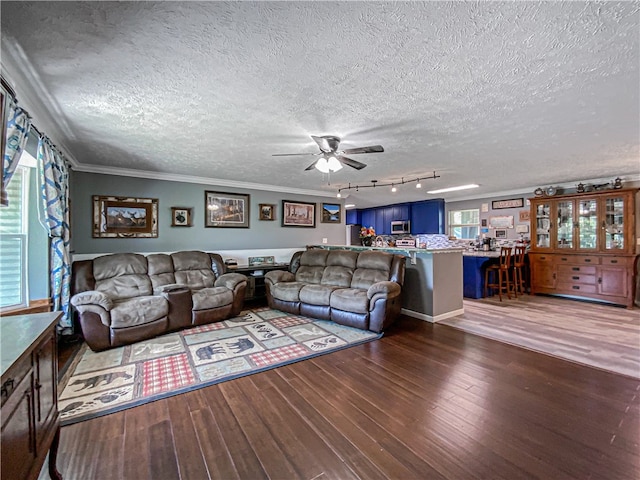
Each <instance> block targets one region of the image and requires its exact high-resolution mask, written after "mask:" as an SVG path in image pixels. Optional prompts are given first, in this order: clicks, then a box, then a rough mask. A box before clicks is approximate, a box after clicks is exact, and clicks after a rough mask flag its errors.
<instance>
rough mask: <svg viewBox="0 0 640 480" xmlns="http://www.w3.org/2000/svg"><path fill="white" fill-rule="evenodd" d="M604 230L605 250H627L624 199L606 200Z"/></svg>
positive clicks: (611, 198)
mask: <svg viewBox="0 0 640 480" xmlns="http://www.w3.org/2000/svg"><path fill="white" fill-rule="evenodd" d="M604 205H605V207H604V221H603V225H602V228H603V229H604V234H605V240H604V248H605V250H620V249H624V248H625V238H624V230H625V228H624V227H625V225H624V213H625V212H624V198H623V197H607V198H605V199H604Z"/></svg>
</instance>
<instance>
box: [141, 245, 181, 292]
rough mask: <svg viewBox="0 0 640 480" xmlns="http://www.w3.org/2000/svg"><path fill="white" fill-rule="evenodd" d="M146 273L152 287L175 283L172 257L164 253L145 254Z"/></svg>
mask: <svg viewBox="0 0 640 480" xmlns="http://www.w3.org/2000/svg"><path fill="white" fill-rule="evenodd" d="M147 264H148V269H149V270H148V273H149V278H150V279H151V286H152V287H153V288H158V287H161V286H162V285H171V284H174V283H176V276H175V275H174V273H173V259H172V258H171V255H167V254H166V253H152V254H150V255H147Z"/></svg>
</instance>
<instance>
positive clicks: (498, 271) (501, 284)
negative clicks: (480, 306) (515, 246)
mask: <svg viewBox="0 0 640 480" xmlns="http://www.w3.org/2000/svg"><path fill="white" fill-rule="evenodd" d="M511 250H512V249H511V247H500V261H499V262H498V263H497V264H496V265H490V266H489V267H487V269H486V270H485V272H484V296H485V297H486V296H487V293H488V290H489V288H491V289H492V290H497V291H498V296H499V297H500V301H502V291H503V290H504V291H505V292H506V293H507V298H509V299H511V282H510V281H509V269H510V267H511ZM489 280H491V282H490V281H489Z"/></svg>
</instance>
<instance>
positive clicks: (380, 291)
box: [367, 282, 402, 300]
mask: <svg viewBox="0 0 640 480" xmlns="http://www.w3.org/2000/svg"><path fill="white" fill-rule="evenodd" d="M401 291H402V288H401V287H400V285H398V284H397V283H396V282H378V283H374V284H373V285H371V286H370V287H369V289H368V290H367V297H368V298H369V300H373V299H374V297H376V296H377V297H380V296H383V297H385V298H386V297H395V296H397V295H400V292H401Z"/></svg>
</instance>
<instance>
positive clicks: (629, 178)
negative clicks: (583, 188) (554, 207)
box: [434, 174, 640, 203]
mask: <svg viewBox="0 0 640 480" xmlns="http://www.w3.org/2000/svg"><path fill="white" fill-rule="evenodd" d="M616 177H620V178H621V179H622V181H623V182H624V183H625V184H628V183H635V182H640V174H633V175H615V174H614V175H611V176H610V177H600V178H591V179H584V178H581V179H577V180H572V181H566V182H552V183H549V184H545V185H535V186H531V187H528V188H527V187H524V188H518V189H516V190H504V191H502V192H491V193H481V192H478V193H477V194H475V195H467V196H464V197H459V198H452V199H451V200H448V202H451V203H454V202H463V201H466V200H480V199H487V198H496V197H504V196H508V195H523V194H525V193H526V192H527V191H529V192H530V193H531V197H534V196H535V195H534V193H533V191H534V190H535V189H536V188H538V187H541V188H544V187H548V186H551V185H553V186H554V187H560V188H575V187H576V186H577V185H578V184H579V183H584V184H589V183H596V184H598V183H605V182H610V181H611V180H613V179H615V178H616ZM434 197H438V198H439V197H440V196H439V195H434Z"/></svg>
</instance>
